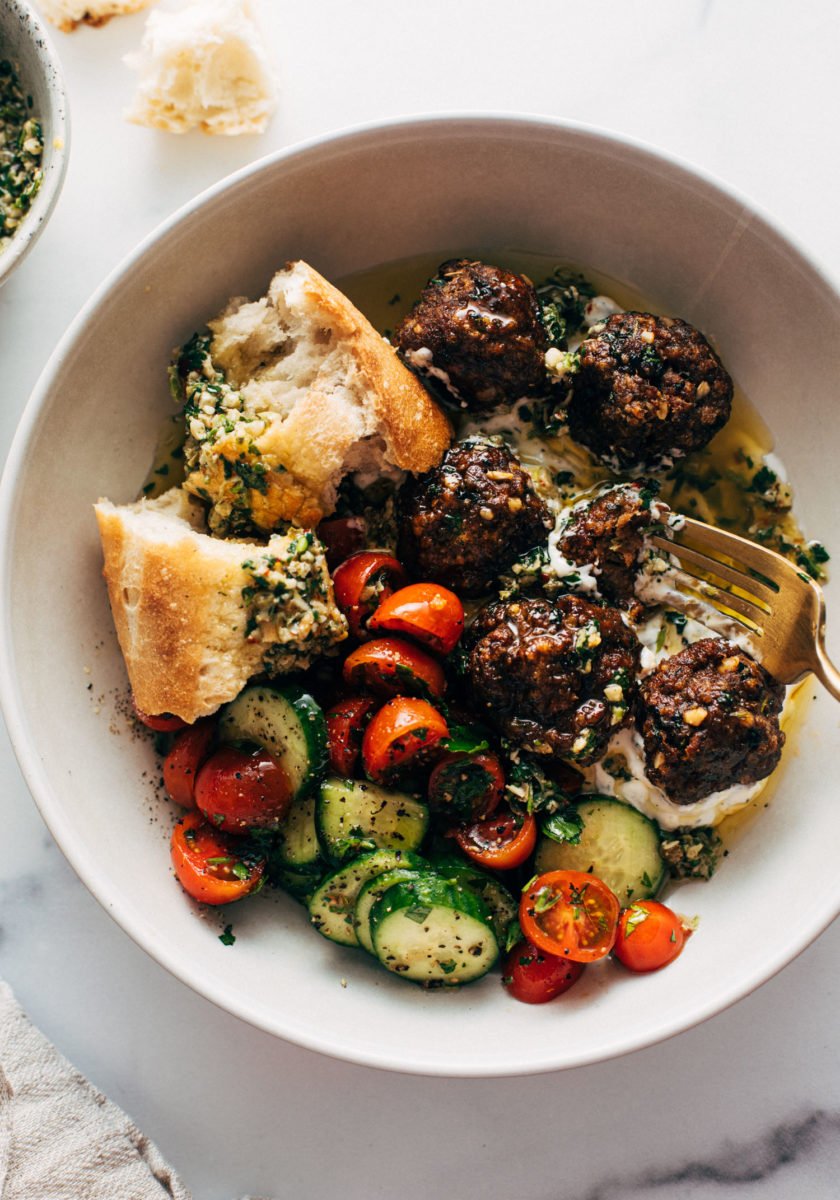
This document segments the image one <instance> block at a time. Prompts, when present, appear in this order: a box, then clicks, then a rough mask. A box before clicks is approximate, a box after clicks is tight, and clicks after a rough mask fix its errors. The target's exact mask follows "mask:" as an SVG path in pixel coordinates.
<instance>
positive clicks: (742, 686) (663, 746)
mask: <svg viewBox="0 0 840 1200" xmlns="http://www.w3.org/2000/svg"><path fill="white" fill-rule="evenodd" d="M784 695H785V689H784V688H783V687H782V685H781V684H780V683H777V682H776V680H775V679H774V678H773V676H772V675H770V674H768V672H767V671H765V670H764V668H763V667H762V666H760V665H759V664H758V663H757V662H756V661H755V660H754V659H752V658H750V656H749V655H748V654H745V653H744V651H743V650H739V649H738V648H737V647H736V646H733V644H732V643H731V642H727V641H725V640H724V639H723V638H703V640H702V641H699V642H694V643H693V644H692V645H691V646H686V648H685V649H684V650H681V651H680V652H679V654H675V655H673V656H672V657H671V658H666V659H665V660H664V662H661V663H660V664H659V666H658V667H657V668H656V670H655V671H654V672H653V673H652V674H651V675H649V676H648V677H647V679H645V680H644V681H643V683H642V685H641V690H640V696H639V706H638V707H639V712H638V725H639V728H640V730H641V733H642V737H643V738H644V743H645V756H646V759H647V773H648V777H649V778H650V779H651V781H652V782H653V783H655V784H656V785H657V787H660V788H662V790H663V791H664V792H666V793H667V795H668V796H669V797H670V799H671V800H673V801H675V802H676V803H677V804H692V803H693V802H694V801H695V800H700V799H702V798H703V797H704V796H708V795H710V793H712V792H718V791H721V790H723V789H724V788H728V787H731V786H732V785H733V784H735V783H756V782H758V780H759V779H764V778H765V777H766V776H767V775H769V774H770V772H771V771H772V770H773V769H774V768H775V766H776V764H777V763H778V761H779V758H780V756H781V753H782V746H783V745H784V743H785V735H784V734H783V733H782V731H781V730H780V729H779V713H780V712H781V709H782V703H783V701H784Z"/></svg>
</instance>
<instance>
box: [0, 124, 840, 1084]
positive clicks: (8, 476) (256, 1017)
mask: <svg viewBox="0 0 840 1200" xmlns="http://www.w3.org/2000/svg"><path fill="white" fill-rule="evenodd" d="M479 130H480V131H482V132H485V133H488V134H491V135H492V134H493V133H494V132H506V133H508V134H509V135H515V134H516V133H517V132H523V133H524V132H528V131H530V132H538V131H544V132H546V133H549V134H550V133H561V134H571V135H572V136H575V137H581V138H583V139H589V140H590V141H592V142H593V143H595V144H600V145H602V146H603V147H607V148H612V149H613V150H614V151H618V152H623V153H627V152H630V153H631V154H632V155H633V156H638V157H641V158H642V159H643V160H645V161H646V163H647V165H648V166H649V167H653V168H656V167H658V168H660V169H667V170H668V171H669V172H671V173H673V172H674V171H676V172H677V174H678V175H680V176H682V177H683V181H684V182H685V183H687V184H688V183H693V184H695V185H696V184H697V182H698V181H699V182H700V183H701V184H703V185H704V186H705V187H706V188H707V189H708V190H709V191H710V193H712V194H713V195H714V194H717V195H718V196H719V197H722V198H723V199H724V200H725V201H726V202H727V203H728V204H732V203H734V204H736V205H740V206H741V207H742V208H743V209H744V210H745V211H746V212H748V213H749V214H750V218H751V220H752V221H753V222H755V221H757V222H759V223H760V224H761V226H762V227H763V228H762V232H763V233H764V234H765V236H769V237H770V238H771V239H772V240H773V241H775V242H776V244H777V245H779V246H780V247H781V248H783V249H785V250H786V252H787V253H788V254H790V253H791V252H792V253H793V255H794V257H795V258H796V260H797V261H798V266H799V267H800V268H801V269H804V270H805V271H806V272H807V273H809V274H810V275H812V276H813V277H815V278H816V281H818V282H819V283H820V284H821V285H822V286H823V287H825V288H827V289H828V290H829V291H830V292H831V293H833V295H834V297H835V298H836V300H837V302H838V304H840V287H838V284H837V282H836V281H835V279H834V277H833V276H832V274H831V273H830V272H829V271H827V270H825V269H824V268H823V267H821V266H819V265H818V264H817V263H816V262H814V260H813V259H812V258H811V256H810V253H809V252H808V251H807V250H806V249H805V248H804V247H802V246H801V245H800V243H799V241H798V239H797V238H796V237H795V236H794V235H791V234H789V233H788V232H787V230H786V229H785V228H784V226H783V225H782V223H780V222H779V221H777V220H776V219H775V218H774V217H771V216H770V215H769V214H768V213H766V212H765V210H763V209H762V208H761V206H760V205H758V204H756V203H754V202H753V201H752V200H751V199H750V198H749V197H748V196H746V195H745V194H744V193H743V192H741V191H740V190H739V189H737V188H735V187H733V186H731V185H729V184H727V183H725V182H722V181H721V180H719V179H718V178H717V177H716V176H714V175H713V174H711V173H710V172H708V171H706V170H704V169H702V168H698V167H695V166H694V165H693V164H691V163H690V162H688V161H687V160H684V159H682V158H680V157H678V156H675V155H672V154H670V153H669V152H667V151H663V150H660V149H659V148H657V147H655V146H653V145H651V144H650V143H648V142H645V141H642V140H640V139H637V138H633V137H629V136H627V135H624V134H622V133H616V132H613V131H610V130H607V129H603V128H600V127H597V126H593V125H589V124H587V123H584V122H578V121H569V120H563V119H559V118H553V117H546V116H542V115H530V114H527V113H521V114H511V113H488V112H480V113H479V112H469V111H467V112H463V113H447V114H429V115H418V116H410V117H395V118H389V119H387V120H375V121H369V122H364V123H362V124H358V125H353V126H350V127H347V128H342V129H339V130H335V131H331V132H328V133H324V134H320V135H318V136H316V137H312V138H308V139H305V140H302V141H299V142H296V143H294V144H292V145H291V146H288V147H286V148H284V149H281V150H279V151H276V152H274V153H271V154H269V155H266V156H264V157H262V158H260V159H257V160H255V161H254V162H253V163H250V164H248V165H247V166H245V167H243V168H241V169H240V170H238V171H236V172H234V173H233V174H231V175H229V176H226V177H225V178H224V179H222V180H220V181H218V182H217V183H215V184H213V185H212V186H211V187H209V188H207V189H205V190H204V191H202V192H201V193H199V194H198V195H197V196H195V197H194V198H193V199H192V200H190V201H188V202H187V203H186V204H184V205H182V206H181V207H180V208H178V209H177V210H176V211H175V212H174V213H173V214H172V215H171V216H169V217H168V218H166V219H165V220H164V221H163V222H161V223H160V224H159V225H158V226H157V227H156V228H155V229H153V230H152V232H151V233H149V234H148V235H147V236H146V237H145V238H144V239H143V240H142V241H141V242H140V243H139V244H138V245H137V246H136V247H135V249H134V250H132V251H131V252H130V253H129V254H128V255H127V256H125V257H124V258H123V259H122V261H121V262H120V263H118V264H117V266H116V267H114V269H113V270H112V271H110V272H109V273H108V274H107V276H106V277H105V278H104V280H103V281H102V282H101V283H100V285H99V286H98V287H97V288H96V290H95V291H94V292H93V294H92V295H91V297H90V298H89V299H88V301H87V302H86V303H85V304H84V305H83V307H82V308H81V309H80V311H79V312H78V314H77V315H76V317H75V318H74V319H73V321H72V322H71V324H70V325H69V327H68V329H67V330H66V332H65V333H64V334H63V336H62V337H61V339H60V340H59V342H58V344H57V345H56V347H55V349H54V350H53V352H52V354H51V355H50V357H49V359H48V361H47V363H46V365H45V367H44V369H43V371H42V373H41V375H40V377H39V379H38V381H37V383H36V385H35V387H34V389H33V391H32V394H31V395H30V397H29V399H28V401H27V403H26V406H25V408H24V411H23V414H22V416H21V419H20V422H19V425H18V427H17V430H16V432H15V435H14V438H13V440H12V444H11V447H10V450H9V454H8V458H7V460H6V463H5V466H4V469H3V474H2V479H0V571H2V578H3V585H2V588H0V709H2V712H3V714H4V717H5V720H6V724H7V728H8V732H9V737H10V740H11V744H12V747H13V750H14V753H15V756H16V758H17V761H18V763H19V766H20V769H21V772H22V774H23V776H24V779H25V781H26V784H27V786H28V788H29V790H30V793H31V794H32V797H33V799H34V800H35V803H36V805H37V807H38V809H39V811H40V813H41V816H42V817H43V819H44V822H45V823H46V825H47V827H48V829H49V830H50V832H51V834H52V836H53V837H54V838H55V840H56V842H57V844H58V846H59V848H60V849H61V851H62V853H63V854H64V856H65V858H66V859H67V861H68V862H69V864H70V865H71V866H72V868H73V870H74V871H75V872H76V874H77V875H78V876H79V878H80V879H81V881H82V882H83V883H84V885H85V886H86V887H87V889H88V890H89V891H90V893H91V894H92V895H93V896H94V897H95V898H96V900H97V901H98V902H99V903H100V905H101V906H102V907H103V908H104V910H105V911H106V912H107V913H108V914H109V915H110V916H111V917H112V918H113V919H114V921H115V922H116V923H117V924H118V925H119V926H120V927H121V928H122V929H123V930H124V931H125V932H126V933H127V934H128V935H129V936H130V937H131V938H132V940H133V941H134V942H135V943H136V944H137V945H138V946H140V947H141V948H142V949H143V950H145V951H146V952H147V953H148V954H149V955H150V957H151V958H152V959H154V960H155V961H156V962H158V963H159V964H160V965H161V966H163V967H164V968H165V969H166V970H167V971H169V972H170V973H171V974H172V975H174V976H175V977H176V978H177V979H179V980H180V981H181V982H182V983H185V984H186V985H187V986H188V987H190V988H191V989H192V990H193V991H195V992H196V993H197V994H198V995H200V996H202V997H203V998H205V999H208V1000H210V1001H211V1002H212V1003H213V1004H215V1005H217V1007H219V1008H221V1009H222V1010H223V1011H226V1012H229V1013H230V1014H231V1015H233V1016H235V1017H238V1018H239V1019H241V1020H244V1021H246V1022H247V1023H248V1024H251V1025H253V1026H255V1027H256V1028H258V1029H261V1030H263V1031H264V1032H267V1033H270V1034H273V1035H274V1036H278V1037H281V1038H284V1039H285V1040H287V1041H290V1042H293V1043H295V1044H297V1045H300V1046H303V1047H304V1048H306V1049H309V1050H314V1051H316V1052H318V1053H322V1054H326V1055H328V1056H330V1057H333V1058H337V1059H340V1060H342V1061H346V1062H351V1063H355V1064H359V1065H363V1066H369V1067H376V1068H380V1069H385V1070H392V1071H397V1072H402V1073H407V1074H416V1075H428V1076H435V1077H453V1078H502V1077H507V1076H520V1075H530V1074H542V1073H546V1072H551V1071H556V1070H561V1069H567V1068H574V1067H580V1066H587V1065H592V1064H595V1063H598V1062H602V1061H606V1060H608V1059H612V1058H617V1057H620V1056H623V1055H625V1054H630V1053H633V1052H635V1051H637V1050H642V1049H645V1048H646V1047H648V1046H652V1045H655V1044H658V1043H659V1042H662V1041H665V1040H667V1039H669V1038H671V1037H674V1036H676V1035H677V1034H679V1033H682V1032H685V1031H686V1030H688V1029H690V1028H693V1027H694V1026H695V1025H699V1024H701V1023H703V1022H704V1021H706V1020H708V1019H710V1018H711V1017H713V1016H716V1015H717V1014H718V1013H720V1012H723V1011H725V1010H726V1009H727V1008H729V1007H730V1006H731V1005H733V1004H735V1003H736V1002H737V1001H739V1000H741V999H743V998H744V997H745V996H747V995H749V994H750V993H751V992H753V991H755V990H756V989H757V988H758V987H760V986H761V985H762V984H763V983H765V982H767V981H768V980H769V979H771V978H772V977H773V976H774V975H776V974H777V973H778V972H779V971H781V970H782V968H783V967H785V966H786V965H787V964H788V963H789V962H791V961H792V960H793V959H794V958H796V957H797V956H798V955H799V954H800V953H801V952H802V951H803V950H805V949H806V948H807V946H809V945H810V944H811V943H812V942H813V941H814V940H815V939H816V938H817V937H818V936H819V935H820V933H822V932H823V930H824V929H826V928H827V927H828V925H830V924H831V922H832V921H833V920H834V918H835V917H836V916H838V915H840V890H838V894H837V897H836V901H835V902H834V903H832V902H831V901H830V900H829V902H827V903H826V904H824V905H823V907H822V908H820V909H818V910H816V911H813V910H811V911H809V913H808V920H807V923H806V925H805V926H804V928H803V930H802V932H801V934H800V936H799V938H798V939H796V941H795V942H794V943H792V944H791V945H790V946H788V947H785V948H782V949H779V950H775V951H771V952H770V953H768V954H767V955H766V956H765V960H764V963H763V967H762V969H761V971H760V972H759V973H757V974H756V975H755V976H754V977H752V978H750V979H747V980H742V981H739V982H737V983H736V984H734V985H728V984H726V985H722V986H719V987H717V988H712V989H710V991H709V993H708V994H707V995H706V997H705V999H704V1000H703V1001H702V1002H695V1003H694V1004H692V1005H690V1006H688V1007H686V1008H684V1009H682V1010H681V1011H680V1014H679V1015H678V1016H672V1017H671V1018H670V1019H669V1020H666V1021H665V1022H663V1024H662V1025H661V1026H660V1028H659V1029H658V1030H657V1031H656V1032H655V1033H653V1032H649V1033H644V1034H636V1035H635V1036H634V1035H633V1033H632V1030H630V1031H629V1033H628V1034H626V1035H625V1036H623V1037H622V1039H621V1043H620V1044H613V1042H612V1041H607V1042H605V1043H602V1044H601V1045H600V1046H598V1047H597V1048H596V1049H592V1050H584V1051H578V1052H577V1053H574V1052H572V1053H569V1052H566V1053H564V1054H563V1055H558V1054H556V1053H555V1054H554V1055H553V1056H552V1055H551V1054H549V1055H547V1057H546V1060H545V1061H544V1062H540V1064H539V1065H536V1066H535V1065H533V1064H530V1063H529V1064H526V1065H516V1064H508V1065H502V1066H489V1067H488V1066H482V1065H481V1064H476V1063H475V1062H474V1061H467V1060H454V1061H452V1062H448V1063H446V1064H441V1063H440V1062H439V1061H437V1060H436V1059H434V1058H433V1056H431V1055H426V1056H425V1057H424V1056H423V1055H417V1054H415V1055H414V1057H413V1058H412V1059H411V1060H410V1061H405V1060H404V1059H398V1058H397V1057H396V1056H395V1055H394V1054H388V1053H380V1052H378V1051H376V1050H371V1049H369V1048H363V1049H357V1048H351V1049H348V1048H346V1047H345V1046H343V1045H342V1043H341V1040H340V1038H339V1037H336V1036H331V1035H330V1033H329V1031H327V1032H326V1033H325V1034H323V1035H321V1034H315V1033H312V1032H311V1031H309V1030H302V1029H299V1028H297V1027H296V1026H295V1025H294V1024H293V1023H291V1022H289V1021H283V1020H274V1019H270V1018H266V1017H265V1015H264V1014H263V1013H262V1012H260V1011H258V1010H256V1009H254V1008H253V1007H251V1008H249V1006H248V1005H247V1004H243V1003H242V1002H241V999H240V998H237V997H233V998H231V997H230V996H229V995H227V994H226V985H225V984H224V981H223V980H222V981H219V980H217V979H215V978H213V977H212V976H203V975H202V974H201V973H200V972H199V971H197V970H193V969H192V968H191V967H189V966H185V964H184V962H183V961H182V960H181V959H179V958H178V957H177V956H176V954H175V953H174V952H173V953H170V952H168V951H167V950H166V948H165V947H161V946H159V945H157V944H156V942H155V938H154V936H153V933H150V931H149V930H148V928H147V927H146V926H144V925H143V924H142V923H141V922H139V921H137V920H135V919H134V917H133V916H132V914H131V912H130V911H128V910H126V908H125V906H124V904H123V901H122V899H121V897H120V896H119V895H114V894H113V893H112V891H111V890H110V889H109V887H108V886H107V884H105V883H104V882H103V880H102V878H100V876H99V875H98V874H97V869H96V867H97V864H96V860H95V859H94V858H93V857H92V856H91V854H90V852H89V850H88V849H87V846H86V843H85V839H84V837H82V836H77V834H76V832H75V830H74V829H73V827H72V825H71V824H70V823H69V820H68V819H67V818H66V817H65V814H64V812H63V810H62V806H61V805H60V804H59V803H56V801H55V799H54V797H53V794H52V790H51V788H50V785H49V782H48V780H47V778H46V775H45V773H44V772H43V769H42V767H41V764H40V762H39V758H38V753H37V749H36V746H35V743H34V742H32V741H30V739H29V737H28V733H27V729H26V725H25V722H24V721H23V718H22V716H21V715H20V713H21V709H20V707H19V694H18V684H17V679H16V676H15V670H14V666H15V664H14V654H13V650H12V640H11V588H10V581H11V577H12V555H11V551H12V542H13V531H14V526H15V517H16V505H15V497H16V494H17V491H18V480H19V477H20V476H21V474H22V473H23V471H24V469H25V464H26V460H27V450H28V446H29V443H30V441H31V440H32V438H33V437H34V436H35V434H36V433H37V430H38V425H39V420H40V416H41V409H42V406H43V403H44V401H45V400H46V398H47V397H48V395H49V394H50V393H51V391H52V389H53V387H54V385H55V382H56V380H57V377H58V375H59V372H60V370H61V365H62V363H63V360H64V358H65V357H66V354H67V352H68V351H69V350H70V349H71V347H72V346H73V345H74V344H75V343H76V341H77V339H78V338H79V335H80V334H81V333H82V332H83V330H84V328H85V326H86V325H87V323H88V322H89V321H90V320H92V319H93V318H94V317H95V316H96V315H97V313H98V312H99V310H100V308H101V307H102V306H103V304H104V303H105V302H106V301H107V298H108V296H109V294H110V293H111V291H112V289H114V288H115V287H117V286H118V285H119V284H120V282H121V281H122V280H123V279H124V278H125V277H126V276H127V275H128V274H129V272H131V271H133V270H134V268H135V266H136V264H137V263H138V262H139V261H140V260H141V259H142V258H143V257H144V255H145V254H146V253H147V251H149V250H150V249H151V248H152V247H153V246H154V244H155V243H156V242H157V241H158V240H160V239H161V238H163V237H164V236H165V235H166V234H167V233H168V232H170V231H171V230H172V229H174V228H175V227H176V226H177V225H178V224H179V223H180V222H182V221H184V220H185V219H187V218H188V217H190V216H191V215H192V214H193V213H195V212H197V211H198V210H199V209H201V208H203V207H204V206H205V205H207V204H210V203H211V202H213V201H214V200H215V199H216V198H217V197H219V196H221V195H223V194H224V193H226V192H228V191H229V190H232V189H233V188H235V187H236V186H238V185H239V184H240V183H242V182H243V181H244V180H247V179H249V178H250V177H251V176H253V175H256V174H260V173H262V172H265V171H271V170H274V169H277V168H278V164H282V163H289V162H295V161H297V160H299V159H301V158H304V157H306V156H307V155H310V154H317V153H318V152H319V151H324V150H327V151H329V150H330V149H338V150H346V149H348V148H352V145H353V143H354V142H364V141H365V140H368V139H370V138H375V137H382V136H383V135H385V136H388V135H395V134H396V135H406V136H418V135H421V136H422V135H423V134H424V133H430V134H431V135H432V136H446V134H447V133H449V134H450V135H451V136H458V135H459V134H461V135H462V134H463V133H465V132H472V133H476V132H477V131H479ZM280 169H282V168H280Z"/></svg>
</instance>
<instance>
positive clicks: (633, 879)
mask: <svg viewBox="0 0 840 1200" xmlns="http://www.w3.org/2000/svg"><path fill="white" fill-rule="evenodd" d="M577 810H578V813H579V814H580V816H581V818H582V820H583V830H582V831H581V835H580V841H579V842H578V843H577V844H574V843H572V842H554V841H552V840H551V838H547V837H542V838H541V839H540V841H539V844H538V845H537V854H536V859H535V862H534V869H535V871H536V872H537V873H538V874H540V875H542V874H543V872H545V871H588V872H589V873H590V874H592V875H596V876H597V877H598V878H599V879H603V881H604V883H605V884H606V885H607V887H609V888H611V889H612V890H613V892H615V894H616V896H617V897H618V899H619V901H620V903H621V904H622V905H626V904H629V903H631V901H633V900H648V899H650V898H651V897H652V896H655V895H656V893H657V892H658V891H659V889H660V888H661V887H662V884H663V883H664V881H665V875H666V873H667V868H666V865H665V863H664V861H663V859H662V855H661V853H660V851H659V832H658V830H657V828H656V825H654V823H653V821H650V820H648V818H647V817H646V816H644V815H643V814H642V813H640V812H639V811H638V809H635V808H631V807H630V805H629V804H624V803H622V801H620V800H613V799H611V798H610V797H607V796H591V797H586V798H585V799H583V800H581V801H580V803H579V804H578V805H577Z"/></svg>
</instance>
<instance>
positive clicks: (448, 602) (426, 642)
mask: <svg viewBox="0 0 840 1200" xmlns="http://www.w3.org/2000/svg"><path fill="white" fill-rule="evenodd" d="M368 629H371V630H373V629H384V630H386V631H387V632H388V633H404V634H407V635H408V636H409V637H412V638H414V639H415V641H418V642H420V643H421V644H422V645H423V646H426V647H427V648H428V649H429V650H434V651H435V653H436V654H449V653H450V652H451V651H452V650H454V649H455V647H456V646H457V644H458V639H459V638H460V636H461V634H462V633H463V632H464V606H463V604H462V603H461V601H460V600H459V599H458V597H457V596H456V595H455V593H454V592H450V591H449V589H448V588H445V587H441V585H440V584H439V583H411V584H409V585H408V587H404V588H400V590H399V591H398V592H393V593H392V594H391V595H390V596H387V597H386V598H385V599H383V600H382V601H381V602H380V604H379V607H378V608H377V610H376V612H375V613H374V614H373V616H372V617H371V618H370V620H369V621H368Z"/></svg>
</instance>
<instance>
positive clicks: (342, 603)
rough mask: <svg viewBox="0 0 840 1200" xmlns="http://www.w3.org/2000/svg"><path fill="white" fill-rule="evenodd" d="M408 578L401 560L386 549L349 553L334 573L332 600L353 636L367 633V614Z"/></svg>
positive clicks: (361, 636) (371, 613) (364, 635)
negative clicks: (333, 598)
mask: <svg viewBox="0 0 840 1200" xmlns="http://www.w3.org/2000/svg"><path fill="white" fill-rule="evenodd" d="M407 582H408V576H407V575H406V573H405V570H404V569H403V566H402V564H401V563H399V562H397V560H396V559H395V558H394V556H393V555H392V554H388V553H387V552H386V551H385V550H362V551H361V552H360V553H359V554H351V556H350V557H349V558H348V559H345V561H344V562H343V563H342V564H341V566H340V567H337V568H336V570H335V572H334V574H333V589H334V591H335V602H336V604H337V605H338V607H339V608H340V609H341V611H342V612H343V613H344V615H345V617H346V618H347V623H348V625H349V626H350V632H351V633H352V634H353V637H356V638H363V637H366V636H367V622H368V618H369V617H371V616H372V615H373V613H374V612H375V611H376V609H377V607H378V606H379V604H380V603H381V602H382V600H384V599H385V598H386V597H387V596H390V595H391V593H392V592H394V591H396V589H397V588H401V587H402V586H403V584H405V583H407Z"/></svg>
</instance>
